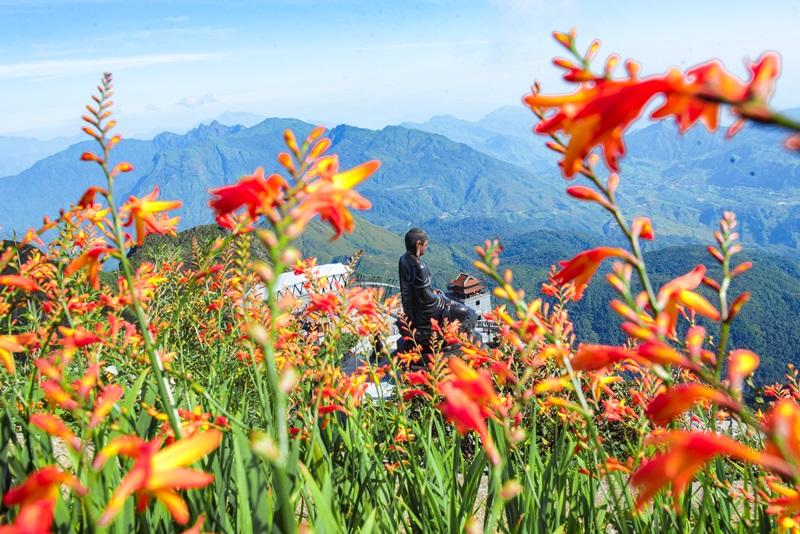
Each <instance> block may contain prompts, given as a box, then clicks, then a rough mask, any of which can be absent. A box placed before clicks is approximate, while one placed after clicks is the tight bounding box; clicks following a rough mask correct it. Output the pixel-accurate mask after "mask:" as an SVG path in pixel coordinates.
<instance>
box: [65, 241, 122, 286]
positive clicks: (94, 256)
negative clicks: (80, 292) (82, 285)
mask: <svg viewBox="0 0 800 534" xmlns="http://www.w3.org/2000/svg"><path fill="white" fill-rule="evenodd" d="M113 250H114V249H113V248H111V247H105V246H99V247H92V248H90V249H89V250H87V251H86V252H84V253H83V254H81V255H80V256H78V257H77V258H75V259H74V260H72V262H71V263H70V264H69V265H67V268H66V270H65V271H64V274H66V275H67V276H72V275H73V274H75V273H76V272H78V271H80V270H81V269H84V268H85V269H87V271H88V274H87V277H88V278H89V282H90V283H91V284H92V287H93V288H94V289H99V288H100V278H99V276H100V268H101V267H102V262H101V261H100V257H101V256H102V255H103V254H106V253H108V252H112V251H113Z"/></svg>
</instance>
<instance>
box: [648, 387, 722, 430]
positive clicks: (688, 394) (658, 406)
mask: <svg viewBox="0 0 800 534" xmlns="http://www.w3.org/2000/svg"><path fill="white" fill-rule="evenodd" d="M702 401H711V402H714V403H716V404H719V405H720V406H725V407H728V408H732V409H733V408H735V407H736V403H735V402H733V400H732V399H731V398H729V397H728V396H727V395H725V394H724V393H721V392H719V391H717V390H715V389H713V388H710V387H708V386H704V385H702V384H679V385H677V386H675V387H671V388H669V389H668V390H666V391H664V392H663V393H660V394H659V395H658V396H657V397H656V398H654V399H653V400H652V401H650V404H649V405H648V406H647V411H646V414H647V417H648V418H649V419H650V420H651V421H652V422H653V423H654V424H656V425H662V426H663V425H666V424H667V423H669V422H670V421H672V420H673V419H675V418H676V417H678V416H679V415H681V414H682V413H684V412H685V411H686V410H688V409H689V408H691V407H692V406H694V405H695V404H696V403H698V402H702Z"/></svg>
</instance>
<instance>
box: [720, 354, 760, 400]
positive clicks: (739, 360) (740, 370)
mask: <svg viewBox="0 0 800 534" xmlns="http://www.w3.org/2000/svg"><path fill="white" fill-rule="evenodd" d="M758 363H759V358H758V354H756V353H755V352H752V351H749V350H746V349H738V350H732V351H731V352H730V354H729V355H728V381H729V382H730V385H731V388H733V389H734V391H741V390H742V383H743V382H744V379H745V378H747V377H748V376H750V375H752V374H753V372H754V371H755V370H756V368H757V367H758Z"/></svg>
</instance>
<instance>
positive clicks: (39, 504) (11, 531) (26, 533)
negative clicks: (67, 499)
mask: <svg viewBox="0 0 800 534" xmlns="http://www.w3.org/2000/svg"><path fill="white" fill-rule="evenodd" d="M54 511H55V502H52V501H36V502H32V503H30V504H25V505H23V506H22V507H21V508H20V510H19V513H18V514H17V517H16V518H15V519H14V522H13V523H11V524H10V525H0V534H47V533H49V532H52V526H53V512H54Z"/></svg>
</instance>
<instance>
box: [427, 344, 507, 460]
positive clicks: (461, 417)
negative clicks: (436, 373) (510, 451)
mask: <svg viewBox="0 0 800 534" xmlns="http://www.w3.org/2000/svg"><path fill="white" fill-rule="evenodd" d="M449 366H450V371H451V372H452V376H451V379H450V380H447V381H445V382H442V383H441V384H439V391H440V392H441V393H442V395H444V401H443V402H442V403H441V404H440V405H439V409H440V410H441V411H442V413H443V414H444V416H445V417H446V418H447V419H448V420H449V421H450V422H452V423H453V425H455V427H456V430H457V431H458V432H460V433H462V434H465V433H467V432H469V431H475V432H477V433H478V435H479V436H480V437H481V441H482V442H483V449H484V451H486V455H487V456H488V457H489V460H490V461H491V462H492V463H493V464H498V463H500V455H499V453H498V452H497V448H496V447H495V445H494V442H493V441H492V437H491V436H490V435H489V428H488V427H487V425H486V419H487V417H489V416H490V415H491V414H492V413H493V411H494V410H495V409H496V408H497V407H498V406H499V404H500V399H499V397H498V396H497V394H496V393H495V391H494V386H493V385H492V378H491V375H490V374H489V373H488V372H487V371H485V370H482V371H476V370H475V369H473V368H472V367H470V366H469V365H467V364H466V363H464V362H463V361H461V360H459V359H458V358H452V359H451V360H450V361H449Z"/></svg>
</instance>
